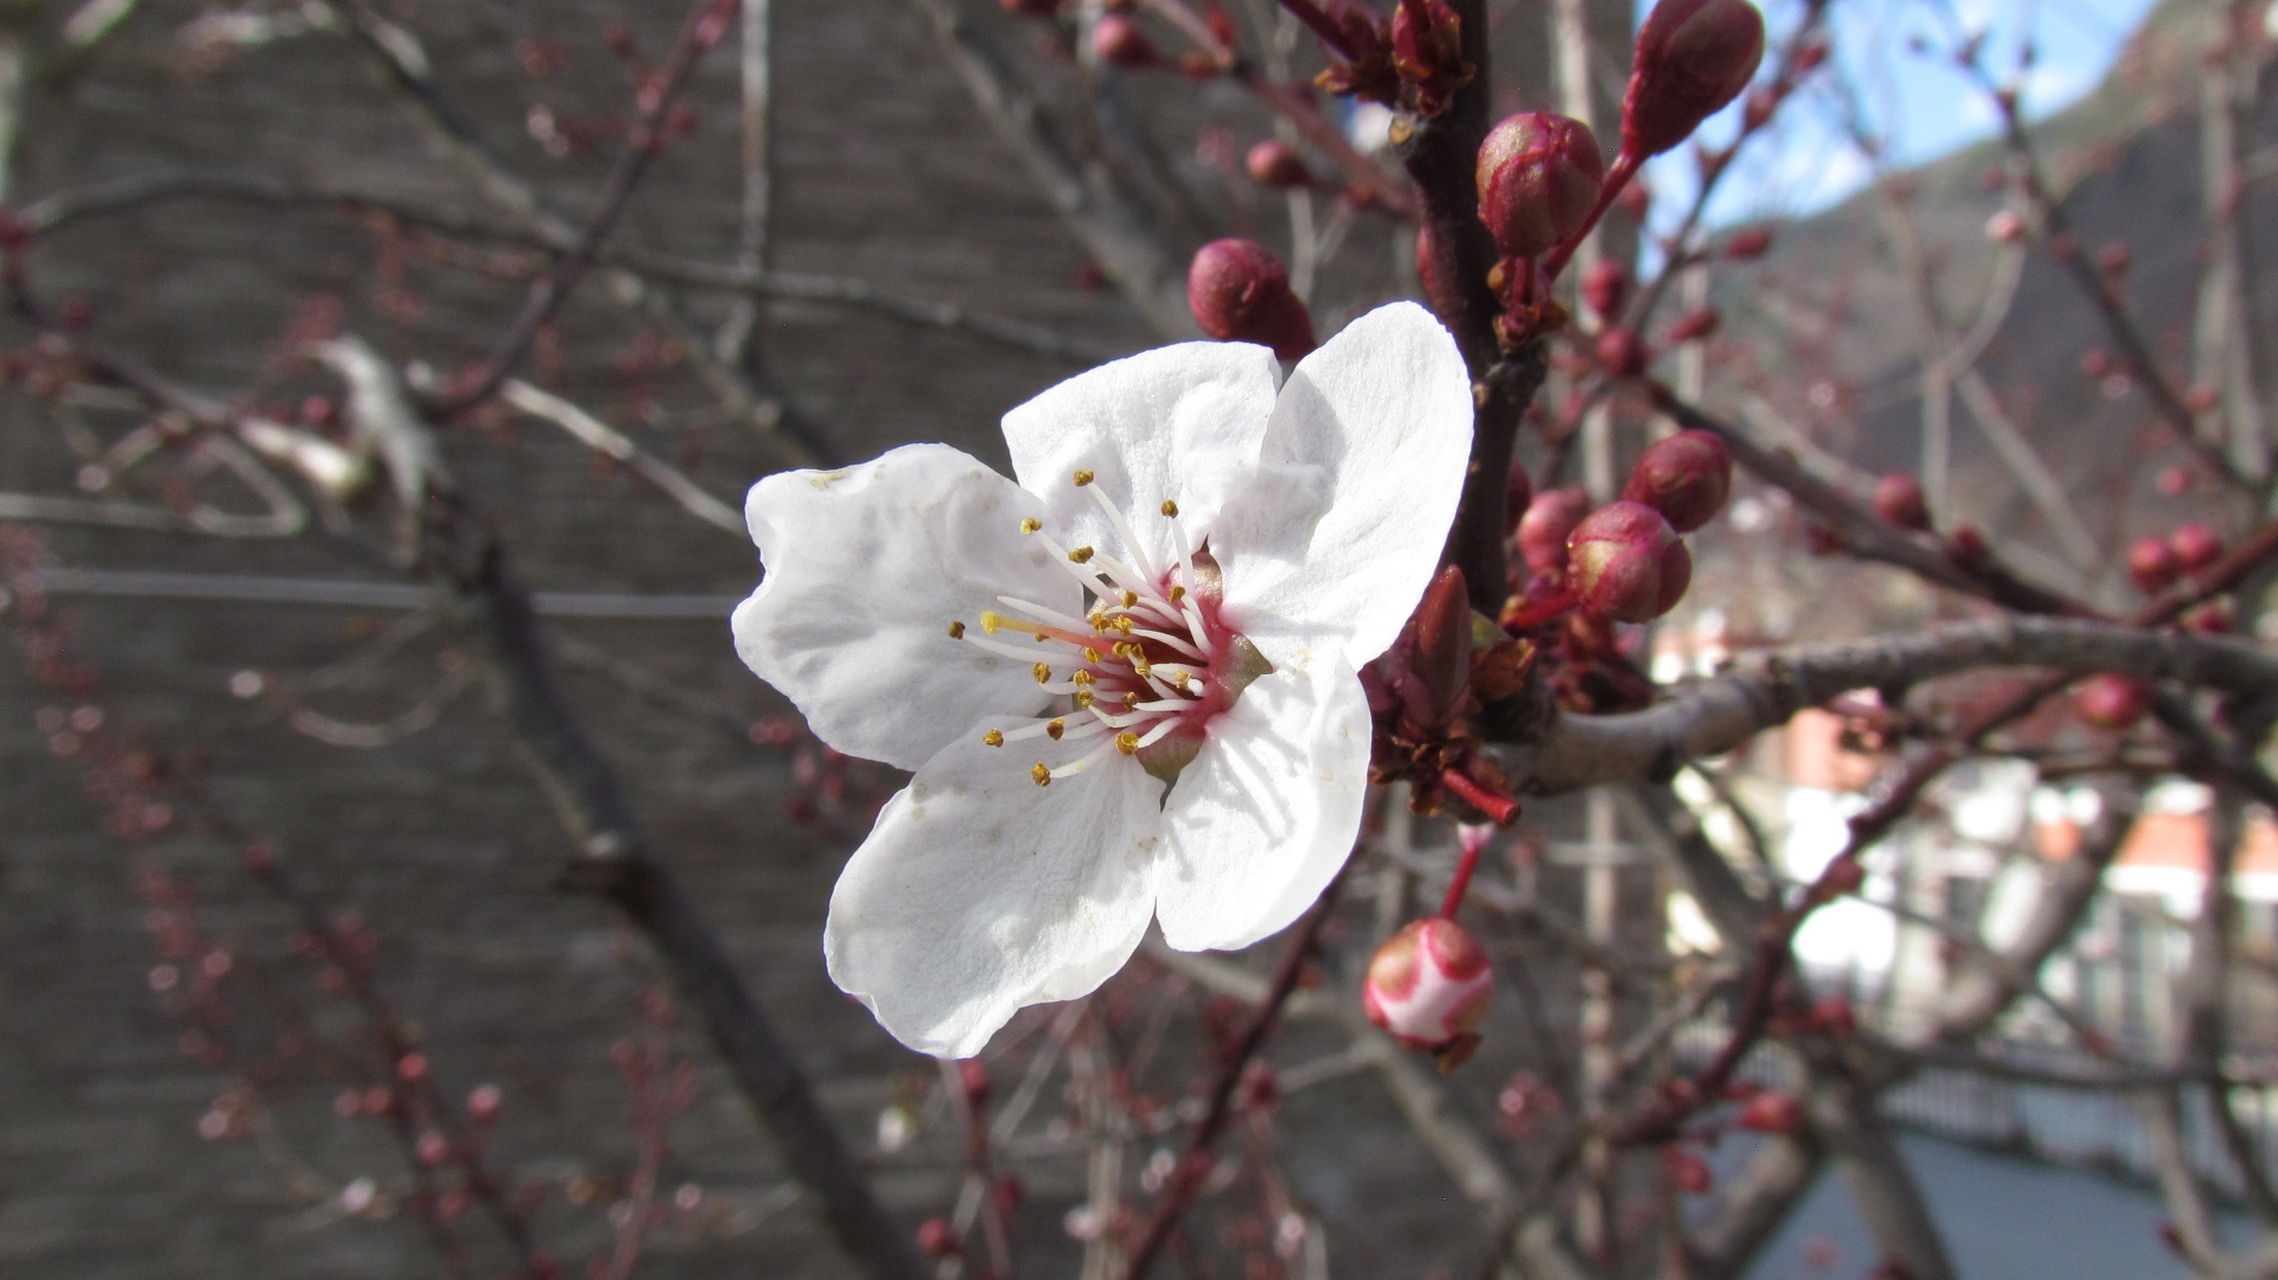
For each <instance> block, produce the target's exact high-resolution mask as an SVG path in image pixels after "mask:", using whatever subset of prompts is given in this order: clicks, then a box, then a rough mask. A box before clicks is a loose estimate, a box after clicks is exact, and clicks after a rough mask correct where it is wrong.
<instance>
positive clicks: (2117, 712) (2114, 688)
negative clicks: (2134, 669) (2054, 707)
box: [2077, 672, 2151, 733]
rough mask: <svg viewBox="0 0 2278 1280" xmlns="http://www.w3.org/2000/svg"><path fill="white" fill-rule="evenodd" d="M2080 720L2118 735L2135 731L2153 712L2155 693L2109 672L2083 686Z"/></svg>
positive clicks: (2090, 679)
mask: <svg viewBox="0 0 2278 1280" xmlns="http://www.w3.org/2000/svg"><path fill="white" fill-rule="evenodd" d="M2077 696H2078V701H2079V704H2080V718H2081V719H2083V720H2086V721H2087V722H2088V723H2090V724H2092V725H2095V726H2096V727H2097V728H2099V729H2110V730H2112V731H2113V732H2115V733H2118V732H2122V731H2124V730H2128V729H2133V728H2135V727H2136V725H2137V724H2138V723H2139V722H2141V721H2142V720H2143V718H2144V716H2145V714H2146V713H2148V712H2149V711H2150V710H2151V689H2150V687H2149V686H2147V685H2146V684H2144V682H2143V681H2141V680H2132V679H2130V678H2128V677H2127V676H2123V675H2114V674H2112V673H2110V672H2106V673H2105V674H2103V675H2100V676H2091V677H2089V678H2088V679H2086V680H2083V681H2082V682H2081V684H2080V693H2079V694H2078V695H2077Z"/></svg>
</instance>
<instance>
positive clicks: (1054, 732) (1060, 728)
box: [1044, 717, 1068, 742]
mask: <svg viewBox="0 0 2278 1280" xmlns="http://www.w3.org/2000/svg"><path fill="white" fill-rule="evenodd" d="M1067 731H1068V721H1067V719H1066V718H1065V717H1061V718H1058V719H1055V720H1053V721H1052V723H1050V724H1048V725H1045V726H1044V736H1045V737H1047V738H1050V739H1051V740H1052V741H1054V742H1058V741H1059V740H1060V735H1061V734H1063V733H1066V732H1067Z"/></svg>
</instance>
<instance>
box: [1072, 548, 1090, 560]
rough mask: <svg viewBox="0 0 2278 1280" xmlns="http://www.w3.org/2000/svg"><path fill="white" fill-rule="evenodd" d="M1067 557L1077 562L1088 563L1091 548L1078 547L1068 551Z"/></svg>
mask: <svg viewBox="0 0 2278 1280" xmlns="http://www.w3.org/2000/svg"><path fill="white" fill-rule="evenodd" d="M1068 558H1069V559H1070V560H1073V561H1075V562H1076V563H1077V564H1088V563H1090V562H1091V558H1092V549H1091V548H1090V547H1078V548H1076V549H1075V550H1073V551H1071V552H1069V553H1068Z"/></svg>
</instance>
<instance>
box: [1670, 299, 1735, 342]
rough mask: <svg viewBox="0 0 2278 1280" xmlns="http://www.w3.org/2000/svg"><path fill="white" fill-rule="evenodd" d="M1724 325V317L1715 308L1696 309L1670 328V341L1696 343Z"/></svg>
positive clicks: (1678, 319) (1680, 317)
mask: <svg viewBox="0 0 2278 1280" xmlns="http://www.w3.org/2000/svg"><path fill="white" fill-rule="evenodd" d="M1723 323H1724V317H1723V316H1722V315H1720V314H1718V312H1717V309H1716V308H1715V307H1695V308H1693V309H1692V310H1690V311H1688V312H1686V313H1685V314H1684V315H1682V316H1679V317H1677V323H1675V324H1673V325H1671V326H1669V341H1671V342H1695V341H1698V340H1700V339H1702V338H1706V337H1708V336H1709V335H1710V334H1712V333H1715V332H1716V331H1717V326H1719V325H1721V324H1723Z"/></svg>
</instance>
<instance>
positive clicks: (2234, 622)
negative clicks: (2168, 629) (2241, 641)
mask: <svg viewBox="0 0 2278 1280" xmlns="http://www.w3.org/2000/svg"><path fill="white" fill-rule="evenodd" d="M2183 629H2184V630H2185V631H2188V632H2190V633H2191V634H2193V635H2200V636H2227V635H2229V634H2230V633H2231V632H2233V631H2236V630H2238V613H2237V611H2236V610H2234V609H2232V608H2231V602H2230V601H2228V600H2209V601H2208V602H2207V603H2205V604H2203V605H2200V606H2198V607H2196V608H2194V609H2192V610H2191V612H2189V613H2186V614H2184V615H2183Z"/></svg>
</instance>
